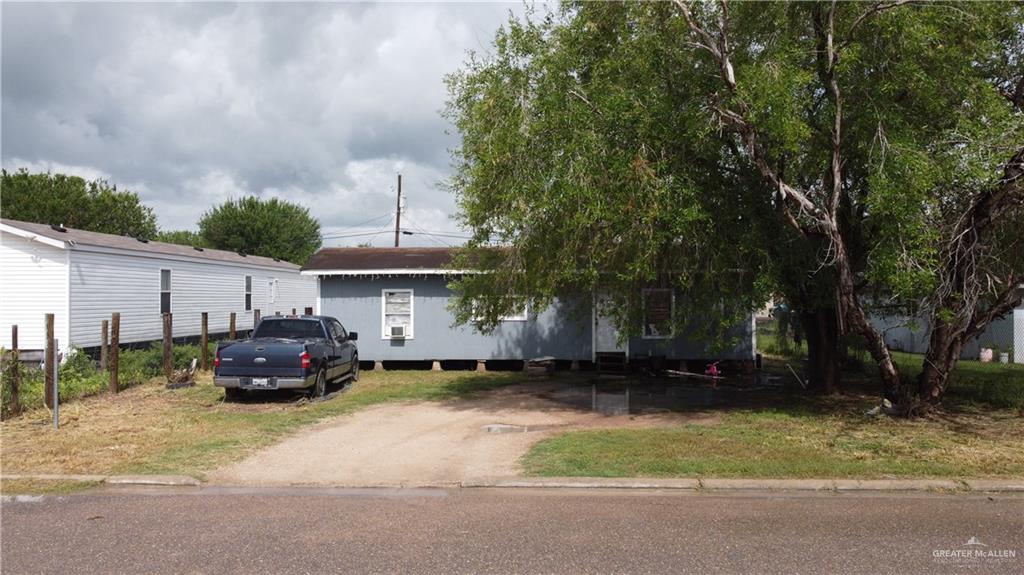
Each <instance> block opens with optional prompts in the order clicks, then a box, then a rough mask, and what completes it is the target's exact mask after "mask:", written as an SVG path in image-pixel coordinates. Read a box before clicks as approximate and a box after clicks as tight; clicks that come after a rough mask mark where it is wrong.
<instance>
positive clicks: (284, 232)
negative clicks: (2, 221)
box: [199, 197, 322, 265]
mask: <svg viewBox="0 0 1024 575" xmlns="http://www.w3.org/2000/svg"><path fill="white" fill-rule="evenodd" d="M199 235H200V236H202V239H203V241H204V242H205V243H206V245H208V246H209V247H212V248H217V249H222V250H231V251H236V252H242V253H246V254H253V255H259V256H266V257H272V258H278V259H282V260H285V261H290V262H292V263H296V264H299V265H302V264H304V263H306V260H308V259H309V257H310V256H311V255H313V252H315V251H316V250H318V249H319V248H320V244H321V242H322V239H321V237H320V222H319V221H317V219H316V218H314V217H313V216H311V215H310V214H309V210H308V209H307V208H304V207H302V206H299V205H297V204H293V203H290V202H286V201H282V200H279V199H277V198H271V199H269V200H262V199H260V198H256V197H246V198H241V199H238V200H230V201H227V202H224V203H223V204H221V205H219V206H217V207H215V208H213V209H211V210H210V211H208V212H206V213H205V214H203V217H202V218H201V219H200V220H199Z"/></svg>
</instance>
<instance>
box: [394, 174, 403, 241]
mask: <svg viewBox="0 0 1024 575" xmlns="http://www.w3.org/2000/svg"><path fill="white" fill-rule="evenodd" d="M401 224H402V174H398V201H397V202H396V204H395V247H396V248H397V247H398V238H400V237H401V236H402V234H401V232H400V231H399V230H400V229H401Z"/></svg>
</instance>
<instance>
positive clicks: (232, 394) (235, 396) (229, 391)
mask: <svg viewBox="0 0 1024 575" xmlns="http://www.w3.org/2000/svg"><path fill="white" fill-rule="evenodd" d="M244 393H245V390H244V389H240V388H237V387H225V388H224V400H225V401H238V400H239V399H242V395H243V394H244Z"/></svg>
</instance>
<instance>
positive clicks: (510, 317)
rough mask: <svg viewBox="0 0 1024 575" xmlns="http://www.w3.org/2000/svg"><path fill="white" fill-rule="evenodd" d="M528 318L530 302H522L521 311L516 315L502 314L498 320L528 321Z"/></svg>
mask: <svg viewBox="0 0 1024 575" xmlns="http://www.w3.org/2000/svg"><path fill="white" fill-rule="evenodd" d="M529 319H530V302H523V311H522V313H519V314H516V315H503V316H500V317H499V318H498V321H529Z"/></svg>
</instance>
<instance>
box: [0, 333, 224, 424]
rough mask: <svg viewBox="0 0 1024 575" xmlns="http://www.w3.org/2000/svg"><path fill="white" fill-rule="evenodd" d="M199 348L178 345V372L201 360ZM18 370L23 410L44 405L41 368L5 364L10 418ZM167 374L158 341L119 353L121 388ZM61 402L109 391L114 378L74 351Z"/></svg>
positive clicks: (2, 411) (65, 367)
mask: <svg viewBox="0 0 1024 575" xmlns="http://www.w3.org/2000/svg"><path fill="white" fill-rule="evenodd" d="M200 349H201V348H200V346H199V345H175V346H174V359H173V365H174V368H175V369H185V368H187V367H188V366H189V365H190V364H191V363H192V358H197V359H198V358H199V357H200ZM216 350H217V344H216V343H215V342H210V357H211V358H212V357H213V356H214V354H215V352H216ZM14 370H18V371H19V373H20V374H21V386H20V388H19V389H20V394H19V401H20V403H21V406H22V408H23V409H35V408H39V407H42V406H43V400H44V395H45V394H44V391H45V390H44V388H45V374H44V373H43V370H42V369H40V368H39V367H38V366H36V367H33V366H29V365H26V364H15V363H14V362H9V361H5V362H4V365H3V373H2V377H3V382H4V385H3V396H2V404H0V415H2V417H3V418H7V417H8V416H10V415H12V414H11V413H10V411H11V407H12V406H11V389H10V385H9V384H8V382H9V381H10V377H11V375H12V374H13V371H14ZM162 375H163V347H162V345H161V344H160V343H159V342H157V343H154V344H151V345H150V346H149V347H147V348H145V349H133V350H122V351H120V352H119V353H118V382H119V383H120V386H121V388H122V389H123V388H125V387H130V386H133V385H138V384H140V383H144V382H147V381H149V380H150V379H151V378H154V377H159V376H162ZM58 379H59V384H58V385H59V388H60V400H61V401H62V402H63V401H68V400H71V399H76V398H79V397H85V396H87V395H94V394H96V393H100V392H102V391H104V390H106V389H108V387H109V385H110V376H109V375H108V374H107V373H106V372H102V371H99V367H98V365H97V363H96V362H95V361H94V360H93V359H92V358H91V357H89V356H88V355H86V354H84V353H82V352H80V351H79V350H77V349H72V350H71V351H70V352H69V354H68V357H67V358H66V359H65V361H64V363H63V364H61V366H60V372H59V377H58Z"/></svg>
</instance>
